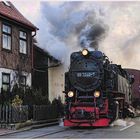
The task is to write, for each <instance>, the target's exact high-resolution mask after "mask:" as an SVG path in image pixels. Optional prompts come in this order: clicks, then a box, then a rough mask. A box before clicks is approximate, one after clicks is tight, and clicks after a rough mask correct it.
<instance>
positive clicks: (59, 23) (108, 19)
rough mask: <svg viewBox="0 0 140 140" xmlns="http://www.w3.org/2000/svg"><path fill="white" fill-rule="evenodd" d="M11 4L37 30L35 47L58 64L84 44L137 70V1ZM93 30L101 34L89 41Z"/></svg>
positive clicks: (32, 0)
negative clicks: (47, 53)
mask: <svg viewBox="0 0 140 140" xmlns="http://www.w3.org/2000/svg"><path fill="white" fill-rule="evenodd" d="M11 1H12V2H13V4H14V5H15V6H16V8H17V9H18V10H19V11H20V12H21V13H22V14H23V15H24V16H25V17H26V18H27V19H29V20H30V21H31V22H32V23H33V24H34V25H36V26H37V27H38V28H39V31H37V36H36V37H37V40H38V43H39V46H40V47H41V48H43V49H44V50H47V51H48V52H49V53H50V54H51V55H53V56H54V57H56V58H57V59H59V60H61V61H62V62H64V63H67V62H65V60H66V57H69V55H70V53H71V52H73V51H78V50H81V49H82V48H83V46H82V45H83V44H84V46H85V47H87V48H89V49H91V50H94V49H98V50H100V51H103V52H104V53H105V54H106V55H107V56H108V57H109V59H110V60H111V61H113V63H117V64H121V65H122V67H125V68H134V69H140V16H139V13H140V1H135V2H131V1H130V2H129V1H107V2H105V1H98V2H97V1H78V2H74V1H67V2H66V1H39V0H24V1H23V0H20V1H19V0H11ZM97 27H99V28H97ZM95 29H103V30H100V31H101V32H99V34H98V35H97V37H94V38H91V37H90V40H89V38H88V37H89V34H90V35H93V32H92V31H95ZM96 31H97V30H96ZM87 36H88V37H87ZM81 42H82V43H83V44H82V43H81ZM94 42H95V43H94ZM91 43H94V44H91ZM81 44H82V45H81ZM95 44H97V45H96V47H95ZM67 65H68V63H67Z"/></svg>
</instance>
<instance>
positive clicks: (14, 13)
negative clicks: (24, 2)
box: [0, 1, 38, 30]
mask: <svg viewBox="0 0 140 140" xmlns="http://www.w3.org/2000/svg"><path fill="white" fill-rule="evenodd" d="M7 3H8V5H9V6H8V5H6V4H5V2H2V1H0V15H2V16H5V17H7V18H9V19H12V20H14V21H17V22H19V23H21V24H23V25H26V26H28V27H29V28H30V29H31V30H36V29H38V28H37V27H36V26H35V25H33V24H32V23H31V22H30V21H29V20H27V19H26V18H25V17H24V16H23V15H22V14H21V13H20V12H19V11H18V10H17V9H16V7H15V6H14V5H13V4H12V3H11V2H10V1H8V2H7Z"/></svg>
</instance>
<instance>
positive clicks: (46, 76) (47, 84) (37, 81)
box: [32, 43, 61, 101]
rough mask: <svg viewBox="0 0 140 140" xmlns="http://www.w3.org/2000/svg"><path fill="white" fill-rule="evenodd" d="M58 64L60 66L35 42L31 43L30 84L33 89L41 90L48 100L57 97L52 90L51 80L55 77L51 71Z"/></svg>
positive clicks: (58, 62) (58, 64) (58, 63)
mask: <svg viewBox="0 0 140 140" xmlns="http://www.w3.org/2000/svg"><path fill="white" fill-rule="evenodd" d="M59 66H61V63H60V61H59V60H57V59H56V58H54V57H53V56H51V55H50V54H49V53H48V52H47V51H45V50H43V49H42V48H40V47H39V46H38V45H37V43H34V44H33V70H32V86H33V88H34V89H37V90H41V92H42V94H43V95H47V97H48V99H49V100H50V101H52V100H53V99H54V98H57V97H58V96H57V92H56V94H55V93H54V92H53V89H54V88H55V87H54V86H52V80H53V78H56V77H54V75H53V74H52V73H51V71H52V70H53V69H55V68H57V67H59ZM57 80H58V79H57ZM58 81H59V80H58Z"/></svg>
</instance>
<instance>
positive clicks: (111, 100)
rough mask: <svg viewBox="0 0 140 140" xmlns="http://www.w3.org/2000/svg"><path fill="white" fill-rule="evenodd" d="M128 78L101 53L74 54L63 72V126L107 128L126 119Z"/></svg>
mask: <svg viewBox="0 0 140 140" xmlns="http://www.w3.org/2000/svg"><path fill="white" fill-rule="evenodd" d="M131 82H132V80H131V77H130V75H129V74H128V73H127V72H126V71H125V70H124V69H122V68H121V66H120V65H117V64H112V63H111V62H110V61H109V59H108V57H107V56H105V55H104V54H103V53H102V52H101V51H88V50H87V49H83V50H82V51H79V52H73V53H72V54H71V57H70V68H69V71H68V72H66V73H65V91H64V93H65V117H64V126H108V125H109V124H110V123H111V122H112V121H114V120H115V119H116V118H122V117H125V116H126V115H127V114H126V112H127V111H126V109H127V107H128V105H129V104H130V103H131Z"/></svg>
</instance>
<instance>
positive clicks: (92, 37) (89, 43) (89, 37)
mask: <svg viewBox="0 0 140 140" xmlns="http://www.w3.org/2000/svg"><path fill="white" fill-rule="evenodd" d="M106 31H107V26H106V25H101V24H95V25H91V26H89V25H88V26H86V27H85V28H84V29H83V30H82V31H81V34H80V44H81V46H82V47H84V48H89V47H90V48H94V49H95V50H98V44H99V41H101V40H102V39H103V38H104V37H105V33H106Z"/></svg>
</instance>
